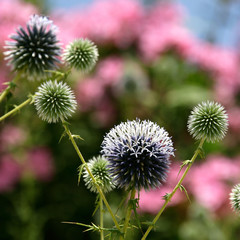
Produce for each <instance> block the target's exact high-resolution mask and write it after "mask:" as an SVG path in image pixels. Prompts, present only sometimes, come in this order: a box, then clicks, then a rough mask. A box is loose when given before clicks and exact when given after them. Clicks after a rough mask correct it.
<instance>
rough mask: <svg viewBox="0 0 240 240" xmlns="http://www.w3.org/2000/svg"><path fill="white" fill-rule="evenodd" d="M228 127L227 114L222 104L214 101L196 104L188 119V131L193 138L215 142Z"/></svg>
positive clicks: (221, 137) (223, 134)
mask: <svg viewBox="0 0 240 240" xmlns="http://www.w3.org/2000/svg"><path fill="white" fill-rule="evenodd" d="M227 129H228V116H227V114H226V111H225V110H224V108H223V106H221V105H220V104H219V103H215V102H210V101H207V102H202V103H201V104H198V105H197V106H196V107H195V108H194V109H193V111H192V112H191V115H190V116H189V119H188V131H189V132H190V134H191V135H192V136H193V137H194V138H195V139H203V138H205V139H206V141H208V142H216V141H219V140H221V139H223V138H224V136H225V135H226V132H227Z"/></svg>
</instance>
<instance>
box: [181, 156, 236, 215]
mask: <svg viewBox="0 0 240 240" xmlns="http://www.w3.org/2000/svg"><path fill="white" fill-rule="evenodd" d="M239 179H240V161H239V160H233V159H229V158H227V157H224V156H220V155H219V156H218V155H216V156H215V155H214V156H209V157H208V159H207V160H206V161H205V162H204V163H201V164H199V165H194V166H193V167H192V168H191V171H190V172H189V174H188V175H187V177H186V179H185V182H186V183H187V185H188V187H187V189H188V190H190V191H191V193H192V194H193V195H194V197H195V198H196V200H197V201H198V202H199V203H200V204H202V205H203V206H204V207H206V208H208V209H209V210H211V211H217V210H219V208H221V207H223V206H224V204H225V202H226V201H227V199H228V196H229V192H230V191H231V186H230V185H229V184H228V183H229V182H231V183H236V182H237V181H239Z"/></svg>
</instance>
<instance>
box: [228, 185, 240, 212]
mask: <svg viewBox="0 0 240 240" xmlns="http://www.w3.org/2000/svg"><path fill="white" fill-rule="evenodd" d="M230 203H231V205H232V208H233V210H234V211H236V212H239V211H240V184H237V185H235V186H234V187H233V188H232V191H231V193H230Z"/></svg>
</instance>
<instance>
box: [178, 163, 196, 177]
mask: <svg viewBox="0 0 240 240" xmlns="http://www.w3.org/2000/svg"><path fill="white" fill-rule="evenodd" d="M191 162H192V161H191V160H185V161H183V163H182V164H181V166H180V169H179V172H178V175H177V176H179V174H180V172H181V171H182V169H183V167H184V166H186V165H188V164H190V163H191Z"/></svg>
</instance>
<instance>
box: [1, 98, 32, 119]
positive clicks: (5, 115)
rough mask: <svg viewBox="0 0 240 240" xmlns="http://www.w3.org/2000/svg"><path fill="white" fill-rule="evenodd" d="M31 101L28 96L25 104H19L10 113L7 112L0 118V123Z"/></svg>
mask: <svg viewBox="0 0 240 240" xmlns="http://www.w3.org/2000/svg"><path fill="white" fill-rule="evenodd" d="M32 100H33V96H30V97H29V98H28V99H27V100H26V101H25V102H23V103H21V104H20V105H18V106H16V107H15V108H13V109H12V110H11V111H9V112H8V113H6V114H4V115H3V116H2V117H0V122H1V121H3V120H4V119H5V118H7V117H9V116H10V115H12V114H14V113H15V112H17V111H19V110H20V109H21V108H23V107H24V106H25V105H27V104H29V103H31V101H32Z"/></svg>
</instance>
